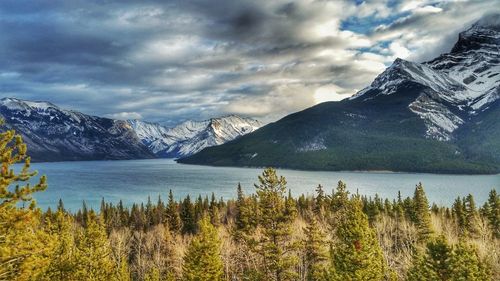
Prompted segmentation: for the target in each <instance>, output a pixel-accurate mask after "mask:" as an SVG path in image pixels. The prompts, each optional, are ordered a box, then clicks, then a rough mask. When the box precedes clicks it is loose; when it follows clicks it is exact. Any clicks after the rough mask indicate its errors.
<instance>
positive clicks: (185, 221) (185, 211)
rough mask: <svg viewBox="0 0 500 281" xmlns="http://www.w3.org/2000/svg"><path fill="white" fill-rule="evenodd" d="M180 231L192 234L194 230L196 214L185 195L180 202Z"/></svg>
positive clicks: (189, 199)
mask: <svg viewBox="0 0 500 281" xmlns="http://www.w3.org/2000/svg"><path fill="white" fill-rule="evenodd" d="M180 216H181V221H182V233H183V234H194V233H195V232H196V215H195V210H194V206H193V204H192V203H191V198H190V197H189V195H188V196H186V198H185V199H184V200H183V201H182V204H181V213H180Z"/></svg>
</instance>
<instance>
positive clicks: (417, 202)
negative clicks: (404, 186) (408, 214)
mask: <svg viewBox="0 0 500 281" xmlns="http://www.w3.org/2000/svg"><path fill="white" fill-rule="evenodd" d="M412 221H413V222H414V223H415V225H416V227H417V230H418V235H419V239H420V240H424V241H425V240H427V239H428V238H429V237H430V235H431V234H432V227H431V214H430V211H429V201H428V200H427V196H426V195H425V192H424V187H423V186H422V183H419V184H418V185H417V186H416V188H415V193H414V195H413V215H412Z"/></svg>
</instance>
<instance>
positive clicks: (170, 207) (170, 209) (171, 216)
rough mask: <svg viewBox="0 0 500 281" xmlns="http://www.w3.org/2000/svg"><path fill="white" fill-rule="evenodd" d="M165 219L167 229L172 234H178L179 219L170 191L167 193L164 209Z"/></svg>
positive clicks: (179, 227) (179, 228)
mask: <svg viewBox="0 0 500 281" xmlns="http://www.w3.org/2000/svg"><path fill="white" fill-rule="evenodd" d="M165 212H166V217H167V224H168V228H169V229H170V231H171V232H172V233H178V232H179V231H180V230H181V227H182V226H181V217H180V214H179V209H178V206H177V203H176V202H175V200H174V194H173V193H172V190H170V191H169V192H168V203H167V209H166V211H165Z"/></svg>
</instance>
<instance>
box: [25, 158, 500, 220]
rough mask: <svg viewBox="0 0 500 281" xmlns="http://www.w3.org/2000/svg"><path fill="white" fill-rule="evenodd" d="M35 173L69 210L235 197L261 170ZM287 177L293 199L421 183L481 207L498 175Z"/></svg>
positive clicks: (122, 165)
mask: <svg viewBox="0 0 500 281" xmlns="http://www.w3.org/2000/svg"><path fill="white" fill-rule="evenodd" d="M32 167H33V169H35V170H38V171H39V174H40V175H42V174H44V175H46V176H47V177H48V184H49V187H48V189H47V190H46V191H45V192H42V193H40V194H37V195H36V196H35V197H36V199H37V202H38V203H39V205H40V206H41V207H42V208H44V209H45V208H47V207H48V206H51V207H54V206H56V205H57V201H58V200H59V198H62V199H63V201H64V204H65V206H66V207H67V208H68V209H70V210H73V211H74V210H77V209H78V208H80V207H81V206H82V202H83V200H85V201H86V203H87V205H89V206H92V207H94V208H98V207H99V205H100V201H101V199H102V198H104V199H105V200H106V201H109V202H114V203H117V202H118V201H119V200H120V199H121V200H123V202H124V203H125V204H127V205H130V204H132V203H133V202H136V203H140V202H145V201H146V200H147V198H148V196H151V198H152V200H153V201H154V202H156V200H157V198H158V195H160V196H161V197H162V198H163V199H166V198H167V195H168V191H169V189H172V190H173V192H174V195H175V197H176V199H179V198H181V197H184V196H186V195H187V194H190V195H191V196H192V197H197V196H198V195H200V194H201V195H203V196H205V195H210V194H211V193H212V192H214V193H215V195H216V196H217V197H218V198H219V197H224V198H226V199H227V198H234V197H235V196H236V186H237V184H238V182H240V183H241V184H242V186H243V188H244V190H245V192H247V193H250V192H253V191H254V187H253V184H254V183H256V182H257V176H258V175H259V174H261V172H262V169H256V168H229V167H207V166H196V165H183V164H177V163H176V162H175V161H173V160H171V159H153V160H126V161H82V162H54V163H33V164H32ZM279 174H280V175H283V176H285V177H286V179H287V182H288V187H289V188H290V189H291V190H292V193H293V194H294V195H298V194H302V193H304V194H314V190H315V188H316V186H317V185H318V184H322V185H323V187H324V189H325V191H326V192H327V193H330V192H331V190H332V189H333V188H334V187H336V185H337V182H338V181H339V180H342V181H344V182H346V183H347V186H348V189H349V190H350V191H351V192H356V191H358V192H359V193H360V194H364V195H369V196H374V195H375V194H376V193H378V194H379V195H380V196H381V197H383V198H386V197H387V198H395V197H396V196H397V193H398V190H399V191H401V194H402V195H403V196H405V197H406V196H411V195H412V194H413V191H414V188H415V185H416V184H418V183H419V182H422V183H423V184H424V187H425V191H426V193H427V196H428V198H429V201H430V202H436V203H439V204H443V205H451V204H452V203H453V200H454V199H455V198H456V197H457V196H465V195H467V194H469V193H471V194H473V195H474V197H475V199H476V203H477V204H478V205H481V204H482V203H484V201H485V200H486V199H487V196H488V193H489V191H490V190H491V189H493V188H496V189H497V190H499V187H500V175H435V174H414V173H390V172H323V171H322V172H314V171H296V170H279Z"/></svg>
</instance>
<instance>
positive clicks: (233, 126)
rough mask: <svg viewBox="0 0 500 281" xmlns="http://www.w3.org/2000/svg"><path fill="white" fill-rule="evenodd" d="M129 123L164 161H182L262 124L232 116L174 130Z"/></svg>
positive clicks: (197, 122) (184, 124) (182, 124)
mask: <svg viewBox="0 0 500 281" xmlns="http://www.w3.org/2000/svg"><path fill="white" fill-rule="evenodd" d="M128 123H129V124H130V125H131V126H132V128H133V130H134V131H135V132H136V134H137V135H138V137H139V139H141V140H142V142H143V144H144V145H146V146H147V147H148V148H149V149H150V151H152V152H153V153H155V154H156V155H157V156H160V157H169V158H178V157H185V156H189V155H191V154H194V153H197V152H199V151H201V150H202V149H204V148H206V147H210V146H215V145H220V144H223V143H226V142H228V141H231V140H234V139H236V138H238V137H240V136H242V135H245V134H248V133H251V132H253V131H255V130H257V129H258V128H260V127H261V126H262V124H261V123H260V122H259V121H257V120H254V119H251V118H244V117H240V116H236V115H229V116H224V117H219V118H212V119H209V120H205V121H186V122H184V123H181V124H179V125H177V126H176V127H174V128H166V127H164V126H161V125H159V124H153V123H148V122H144V121H140V120H129V121H128Z"/></svg>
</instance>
